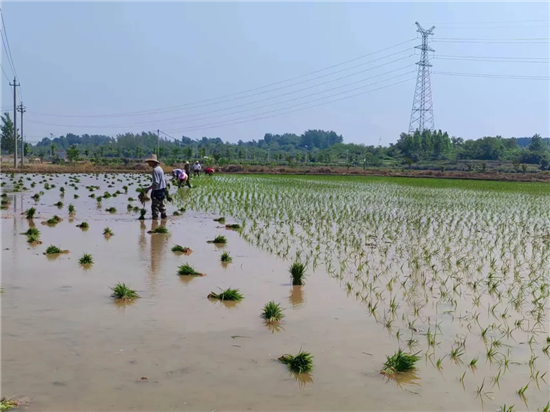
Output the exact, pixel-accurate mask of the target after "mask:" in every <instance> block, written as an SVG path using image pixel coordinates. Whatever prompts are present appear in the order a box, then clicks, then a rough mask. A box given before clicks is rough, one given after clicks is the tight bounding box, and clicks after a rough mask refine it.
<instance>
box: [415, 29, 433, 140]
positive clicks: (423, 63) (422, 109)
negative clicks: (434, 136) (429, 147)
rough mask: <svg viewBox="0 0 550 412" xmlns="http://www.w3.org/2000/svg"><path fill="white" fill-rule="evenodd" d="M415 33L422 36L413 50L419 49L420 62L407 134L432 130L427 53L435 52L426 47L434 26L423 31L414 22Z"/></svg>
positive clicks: (431, 105) (429, 65)
mask: <svg viewBox="0 0 550 412" xmlns="http://www.w3.org/2000/svg"><path fill="white" fill-rule="evenodd" d="M415 24H416V27H417V28H418V29H417V30H416V31H417V32H419V33H420V34H421V35H422V44H421V45H420V46H416V47H415V49H420V50H421V54H420V61H418V62H417V63H416V64H418V76H417V78H416V88H415V90H414V99H413V105H412V111H411V120H410V123H409V133H411V134H412V133H414V132H416V131H417V130H418V131H419V132H423V131H424V130H434V112H433V103H432V85H431V83H430V67H432V65H431V64H430V58H429V55H428V52H433V51H435V50H434V49H432V48H431V47H430V46H428V37H429V36H433V34H434V33H433V30H434V29H435V26H432V27H431V28H430V29H429V30H426V29H424V28H423V27H422V26H421V25H420V24H419V23H418V22H415Z"/></svg>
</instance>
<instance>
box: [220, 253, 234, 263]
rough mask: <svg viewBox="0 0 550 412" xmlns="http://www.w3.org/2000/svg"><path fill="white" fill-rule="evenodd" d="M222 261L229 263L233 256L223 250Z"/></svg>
mask: <svg viewBox="0 0 550 412" xmlns="http://www.w3.org/2000/svg"><path fill="white" fill-rule="evenodd" d="M221 261H222V263H231V262H232V261H233V258H232V257H231V256H230V255H229V253H227V252H223V253H222V256H221Z"/></svg>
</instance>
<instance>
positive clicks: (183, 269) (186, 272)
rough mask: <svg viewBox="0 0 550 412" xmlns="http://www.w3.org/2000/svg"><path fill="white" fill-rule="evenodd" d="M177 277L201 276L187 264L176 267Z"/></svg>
mask: <svg viewBox="0 0 550 412" xmlns="http://www.w3.org/2000/svg"><path fill="white" fill-rule="evenodd" d="M178 275H180V276H202V274H201V273H199V272H197V271H196V270H195V268H194V267H193V266H191V265H189V264H188V263H186V264H184V265H181V266H180V267H178Z"/></svg>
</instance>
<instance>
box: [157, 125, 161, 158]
mask: <svg viewBox="0 0 550 412" xmlns="http://www.w3.org/2000/svg"><path fill="white" fill-rule="evenodd" d="M157 156H158V157H160V130H159V129H157Z"/></svg>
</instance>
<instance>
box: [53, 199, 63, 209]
mask: <svg viewBox="0 0 550 412" xmlns="http://www.w3.org/2000/svg"><path fill="white" fill-rule="evenodd" d="M54 206H57V208H58V209H61V208H62V207H63V202H61V201H59V202H57V203H54Z"/></svg>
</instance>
